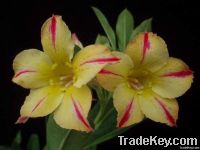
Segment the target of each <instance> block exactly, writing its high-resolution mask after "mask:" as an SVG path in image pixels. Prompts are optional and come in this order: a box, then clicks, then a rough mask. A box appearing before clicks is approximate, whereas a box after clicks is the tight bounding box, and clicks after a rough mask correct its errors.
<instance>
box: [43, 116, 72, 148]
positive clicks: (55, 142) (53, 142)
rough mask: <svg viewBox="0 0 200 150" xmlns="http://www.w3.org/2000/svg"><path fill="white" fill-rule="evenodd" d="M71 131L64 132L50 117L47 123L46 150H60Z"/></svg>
mask: <svg viewBox="0 0 200 150" xmlns="http://www.w3.org/2000/svg"><path fill="white" fill-rule="evenodd" d="M70 132H71V130H65V129H63V128H61V127H59V126H58V125H57V124H56V123H55V121H54V119H53V115H50V116H49V118H48V122H47V136H46V137H47V147H48V150H55V149H56V150H62V148H63V146H64V142H65V140H66V139H67V137H68V135H69V134H70Z"/></svg>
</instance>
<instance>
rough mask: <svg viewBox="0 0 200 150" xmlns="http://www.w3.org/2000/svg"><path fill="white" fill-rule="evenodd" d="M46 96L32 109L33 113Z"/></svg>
mask: <svg viewBox="0 0 200 150" xmlns="http://www.w3.org/2000/svg"><path fill="white" fill-rule="evenodd" d="M45 98H46V97H43V98H42V99H41V100H39V102H38V103H37V104H36V105H35V107H34V108H33V109H32V111H31V113H32V112H34V111H35V110H36V109H37V108H38V107H39V106H40V104H41V103H42V102H43V101H44V100H45Z"/></svg>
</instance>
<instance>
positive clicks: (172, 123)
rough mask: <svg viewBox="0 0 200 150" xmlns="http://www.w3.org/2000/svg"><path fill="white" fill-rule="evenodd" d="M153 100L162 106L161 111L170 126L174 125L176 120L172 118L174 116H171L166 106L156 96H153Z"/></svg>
mask: <svg viewBox="0 0 200 150" xmlns="http://www.w3.org/2000/svg"><path fill="white" fill-rule="evenodd" d="M155 100H156V101H157V102H158V104H159V105H160V106H161V108H162V110H163V112H164V113H165V116H166V118H167V120H168V121H169V123H170V124H171V125H172V126H176V120H175V119H174V117H173V116H172V114H171V113H170V111H169V110H168V109H167V108H166V106H165V105H164V104H163V103H162V102H161V101H160V100H159V99H158V98H156V97H155Z"/></svg>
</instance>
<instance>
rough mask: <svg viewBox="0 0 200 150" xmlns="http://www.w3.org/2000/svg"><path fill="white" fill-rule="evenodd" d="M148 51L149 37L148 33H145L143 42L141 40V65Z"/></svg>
mask: <svg viewBox="0 0 200 150" xmlns="http://www.w3.org/2000/svg"><path fill="white" fill-rule="evenodd" d="M149 49H150V41H149V35H148V32H145V33H144V40H143V51H142V59H141V64H142V63H143V62H144V59H145V56H146V54H147V50H149Z"/></svg>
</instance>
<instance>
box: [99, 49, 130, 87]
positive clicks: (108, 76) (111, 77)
mask: <svg viewBox="0 0 200 150" xmlns="http://www.w3.org/2000/svg"><path fill="white" fill-rule="evenodd" d="M112 54H113V55H114V56H116V57H118V58H120V61H119V63H116V64H111V65H107V66H106V67H105V68H103V69H102V70H101V71H100V72H99V74H98V75H97V81H98V82H99V83H100V85H101V86H102V87H104V88H105V89H107V90H109V91H113V90H114V89H115V88H116V87H117V85H119V84H120V83H122V82H124V81H125V80H126V77H127V76H128V74H129V72H130V70H131V69H132V68H133V62H132V60H131V59H130V57H129V56H128V55H126V54H124V53H120V52H113V53H112ZM108 81H109V82H108Z"/></svg>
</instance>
